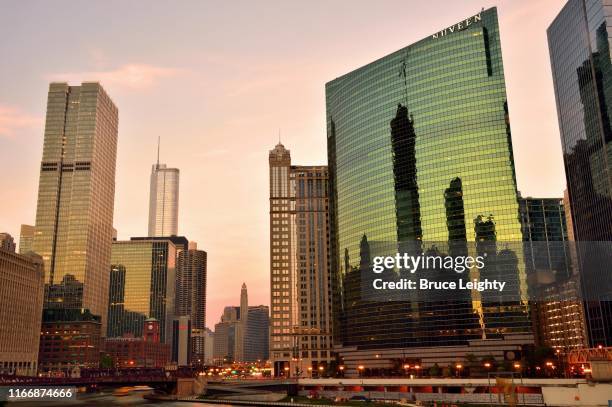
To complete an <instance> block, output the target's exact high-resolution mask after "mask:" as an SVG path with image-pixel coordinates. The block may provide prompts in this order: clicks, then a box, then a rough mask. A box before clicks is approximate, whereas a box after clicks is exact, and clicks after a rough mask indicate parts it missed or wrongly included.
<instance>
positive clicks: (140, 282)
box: [107, 237, 184, 344]
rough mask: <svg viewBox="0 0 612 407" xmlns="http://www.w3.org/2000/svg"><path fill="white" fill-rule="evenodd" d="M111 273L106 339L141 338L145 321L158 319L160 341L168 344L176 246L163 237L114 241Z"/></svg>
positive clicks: (173, 291) (172, 305)
mask: <svg viewBox="0 0 612 407" xmlns="http://www.w3.org/2000/svg"><path fill="white" fill-rule="evenodd" d="M183 239H184V238H183ZM109 270H110V289H109V291H108V292H107V296H108V301H109V306H108V321H109V323H108V330H107V336H108V337H110V338H112V337H121V336H124V335H126V334H132V335H134V336H135V337H141V336H142V334H143V333H142V327H143V325H144V322H145V320H146V319H147V318H155V319H157V320H158V321H159V324H160V333H161V334H160V336H161V341H162V342H164V343H168V344H169V343H170V341H171V338H172V321H173V320H174V311H175V310H174V303H175V289H176V286H175V279H176V278H175V276H176V245H175V244H174V243H173V242H172V241H171V240H170V239H165V238H161V237H160V238H155V237H151V238H132V240H128V241H116V242H113V244H112V254H111V266H110V268H109Z"/></svg>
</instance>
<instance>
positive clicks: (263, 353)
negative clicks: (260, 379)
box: [244, 305, 270, 362]
mask: <svg viewBox="0 0 612 407" xmlns="http://www.w3.org/2000/svg"><path fill="white" fill-rule="evenodd" d="M248 309H249V313H248V320H247V322H246V337H245V340H244V360H245V361H246V362H257V361H266V360H268V358H269V351H270V349H269V342H268V340H269V336H270V308H269V307H268V306H267V305H253V306H250V307H248Z"/></svg>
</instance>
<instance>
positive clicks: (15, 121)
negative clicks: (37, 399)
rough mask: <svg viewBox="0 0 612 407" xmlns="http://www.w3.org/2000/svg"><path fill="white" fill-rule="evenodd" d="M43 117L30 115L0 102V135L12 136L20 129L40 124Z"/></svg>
mask: <svg viewBox="0 0 612 407" xmlns="http://www.w3.org/2000/svg"><path fill="white" fill-rule="evenodd" d="M42 123H43V118H42V117H38V116H34V115H31V114H29V113H27V112H24V111H22V110H21V109H19V108H16V107H12V106H7V105H1V104H0V137H8V138H10V137H14V136H15V134H16V133H17V132H18V131H19V130H21V129H32V128H36V127H39V126H41V125H42Z"/></svg>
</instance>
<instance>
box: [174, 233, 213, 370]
mask: <svg viewBox="0 0 612 407" xmlns="http://www.w3.org/2000/svg"><path fill="white" fill-rule="evenodd" d="M175 309H176V315H177V316H188V317H189V318H190V320H191V329H192V331H191V335H192V345H193V349H192V352H191V355H192V358H193V363H195V364H202V363H204V353H205V329H206V252H205V251H203V250H197V246H196V245H195V243H194V242H190V243H189V249H188V250H182V251H180V252H179V253H178V256H177V262H176V304H175Z"/></svg>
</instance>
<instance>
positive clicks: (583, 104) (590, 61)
mask: <svg viewBox="0 0 612 407" xmlns="http://www.w3.org/2000/svg"><path fill="white" fill-rule="evenodd" d="M611 16H612V5H610V4H609V2H606V1H604V0H569V1H568V2H567V4H566V5H565V6H564V7H563V9H562V10H561V12H560V13H559V15H557V17H556V18H555V20H554V21H553V22H552V24H551V25H550V27H549V28H548V46H549V52H550V60H551V67H552V74H553V81H554V87H555V98H556V102H557V115H558V117H559V130H560V134H561V143H562V148H563V161H564V163H565V176H566V179H567V189H568V195H569V202H570V207H571V213H572V222H573V229H574V230H573V232H574V237H575V240H576V241H577V242H594V241H600V242H602V241H606V242H610V241H612V124H611V119H612V59H611V56H610V33H609V32H608V28H607V27H608V26H609V25H611V24H612V17H611ZM588 245H589V246H590V247H593V246H594V245H593V244H590V243H589V244H588ZM598 245H600V244H598ZM602 247H603V246H602ZM607 247H608V250H607V251H608V259H607V261H612V259H610V255H611V254H610V253H609V245H608V246H607ZM579 248H582V249H583V252H584V250H588V249H586V246H584V244H580V243H579ZM578 254H579V255H580V250H579V253H578ZM592 259H593V256H591V255H584V256H580V261H581V273H583V274H584V273H585V272H590V270H593V269H596V268H597V267H598V265H597V264H594V263H591V264H589V261H590V260H592ZM597 274H599V275H593V273H591V275H589V277H588V278H586V279H583V280H585V282H587V284H583V287H582V288H583V295H584V296H585V298H588V299H589V300H594V299H595V298H594V297H598V295H594V294H593V293H594V292H599V293H602V291H603V290H602V287H607V289H606V291H607V293H606V296H607V297H608V298H610V297H609V296H610V293H611V292H612V287H610V276H609V273H597ZM591 284H592V285H591ZM585 312H586V318H587V324H588V333H589V341H590V344H591V345H592V346H596V345H601V344H605V345H607V346H610V345H612V303H611V302H610V301H605V302H599V301H590V303H589V304H587V306H586V307H585Z"/></svg>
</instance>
